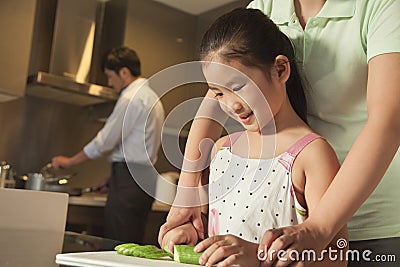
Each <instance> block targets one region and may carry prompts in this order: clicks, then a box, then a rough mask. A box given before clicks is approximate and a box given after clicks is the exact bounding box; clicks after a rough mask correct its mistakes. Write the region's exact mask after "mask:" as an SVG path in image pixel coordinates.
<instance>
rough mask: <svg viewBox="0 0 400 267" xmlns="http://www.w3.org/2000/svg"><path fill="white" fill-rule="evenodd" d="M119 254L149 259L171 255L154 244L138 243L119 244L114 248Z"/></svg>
mask: <svg viewBox="0 0 400 267" xmlns="http://www.w3.org/2000/svg"><path fill="white" fill-rule="evenodd" d="M114 249H115V250H116V251H117V253H118V254H122V255H125V256H134V257H141V258H148V259H161V258H164V257H170V254H169V253H167V252H165V251H164V250H162V249H159V248H157V247H156V246H153V245H144V246H141V245H137V244H133V243H128V244H122V245H118V246H116V247H115V248H114Z"/></svg>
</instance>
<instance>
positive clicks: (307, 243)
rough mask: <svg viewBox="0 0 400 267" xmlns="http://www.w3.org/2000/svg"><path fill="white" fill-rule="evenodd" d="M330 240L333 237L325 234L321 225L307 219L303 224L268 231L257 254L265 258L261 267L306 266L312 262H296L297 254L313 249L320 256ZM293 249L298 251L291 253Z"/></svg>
mask: <svg viewBox="0 0 400 267" xmlns="http://www.w3.org/2000/svg"><path fill="white" fill-rule="evenodd" d="M330 240H331V237H330V236H328V235H326V234H323V231H321V230H320V229H319V227H316V226H315V225H313V224H312V223H308V222H307V221H305V222H303V223H302V224H298V225H294V226H287V227H282V228H278V229H272V230H268V231H266V232H265V234H264V236H263V237H262V239H261V242H260V244H259V246H258V252H257V254H258V255H259V257H260V258H262V259H265V260H263V261H262V263H261V267H270V266H275V267H282V266H289V265H290V266H291V267H292V266H295V267H305V266H309V265H310V264H311V263H312V262H305V261H298V262H294V261H292V259H295V258H296V257H297V255H300V257H301V255H302V252H303V251H304V250H313V251H314V252H315V253H316V256H317V257H318V256H319V255H320V254H321V251H322V250H323V249H324V248H325V247H326V246H327V245H328V243H329V241H330ZM266 251H267V252H266ZM291 251H296V253H294V252H292V253H291ZM265 253H266V254H265ZM286 255H287V256H286ZM290 255H294V256H295V257H294V256H292V257H291V256H290ZM278 257H279V258H280V259H281V260H279V259H278ZM291 258H292V259H291ZM299 260H302V259H301V258H300V259H299Z"/></svg>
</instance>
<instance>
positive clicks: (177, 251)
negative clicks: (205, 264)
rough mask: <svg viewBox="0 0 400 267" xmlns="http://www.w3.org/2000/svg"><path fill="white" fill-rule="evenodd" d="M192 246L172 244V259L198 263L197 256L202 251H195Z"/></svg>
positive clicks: (198, 256)
mask: <svg viewBox="0 0 400 267" xmlns="http://www.w3.org/2000/svg"><path fill="white" fill-rule="evenodd" d="M193 249H194V247H192V246H188V245H175V246H174V261H177V262H181V263H189V264H197V265H200V264H199V258H200V256H201V255H202V254H203V252H195V251H194V250H193Z"/></svg>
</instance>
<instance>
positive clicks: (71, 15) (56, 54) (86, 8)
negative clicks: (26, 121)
mask: <svg viewBox="0 0 400 267" xmlns="http://www.w3.org/2000/svg"><path fill="white" fill-rule="evenodd" d="M126 5H127V4H126V0H85V1H81V0H58V1H57V4H56V5H55V8H53V9H49V8H48V7H49V0H38V5H37V11H36V18H35V25H34V36H33V45H32V51H31V64H30V65H31V70H30V72H29V73H30V75H29V77H28V81H27V82H28V86H27V90H26V93H27V94H28V95H33V96H37V97H41V98H47V99H53V100H57V101H62V102H66V103H70V104H74V105H80V106H85V105H92V104H97V103H103V102H110V101H115V100H116V99H117V98H118V95H117V94H116V93H115V92H114V90H113V89H111V88H109V87H107V86H105V85H106V84H107V83H106V82H107V81H106V77H105V75H104V74H103V73H102V72H103V70H102V69H101V66H100V65H101V59H102V56H103V55H104V54H105V53H106V52H107V51H108V50H109V49H111V48H113V47H116V46H121V45H122V43H123V38H124V28H125V18H126ZM51 16H52V17H54V25H53V26H49V25H48V23H49V22H48V20H46V18H48V17H51ZM43 25H45V26H43ZM48 43H50V44H48ZM43 44H47V47H51V50H50V51H43ZM35 50H37V51H35ZM40 55H42V56H41V57H40ZM32 66H35V67H32ZM32 68H33V70H32Z"/></svg>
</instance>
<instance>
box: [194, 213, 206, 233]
mask: <svg viewBox="0 0 400 267" xmlns="http://www.w3.org/2000/svg"><path fill="white" fill-rule="evenodd" d="M192 224H193V226H194V228H195V229H196V232H197V236H198V237H199V238H200V239H204V225H203V221H202V220H201V212H200V213H198V212H196V213H194V214H193V216H192Z"/></svg>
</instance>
